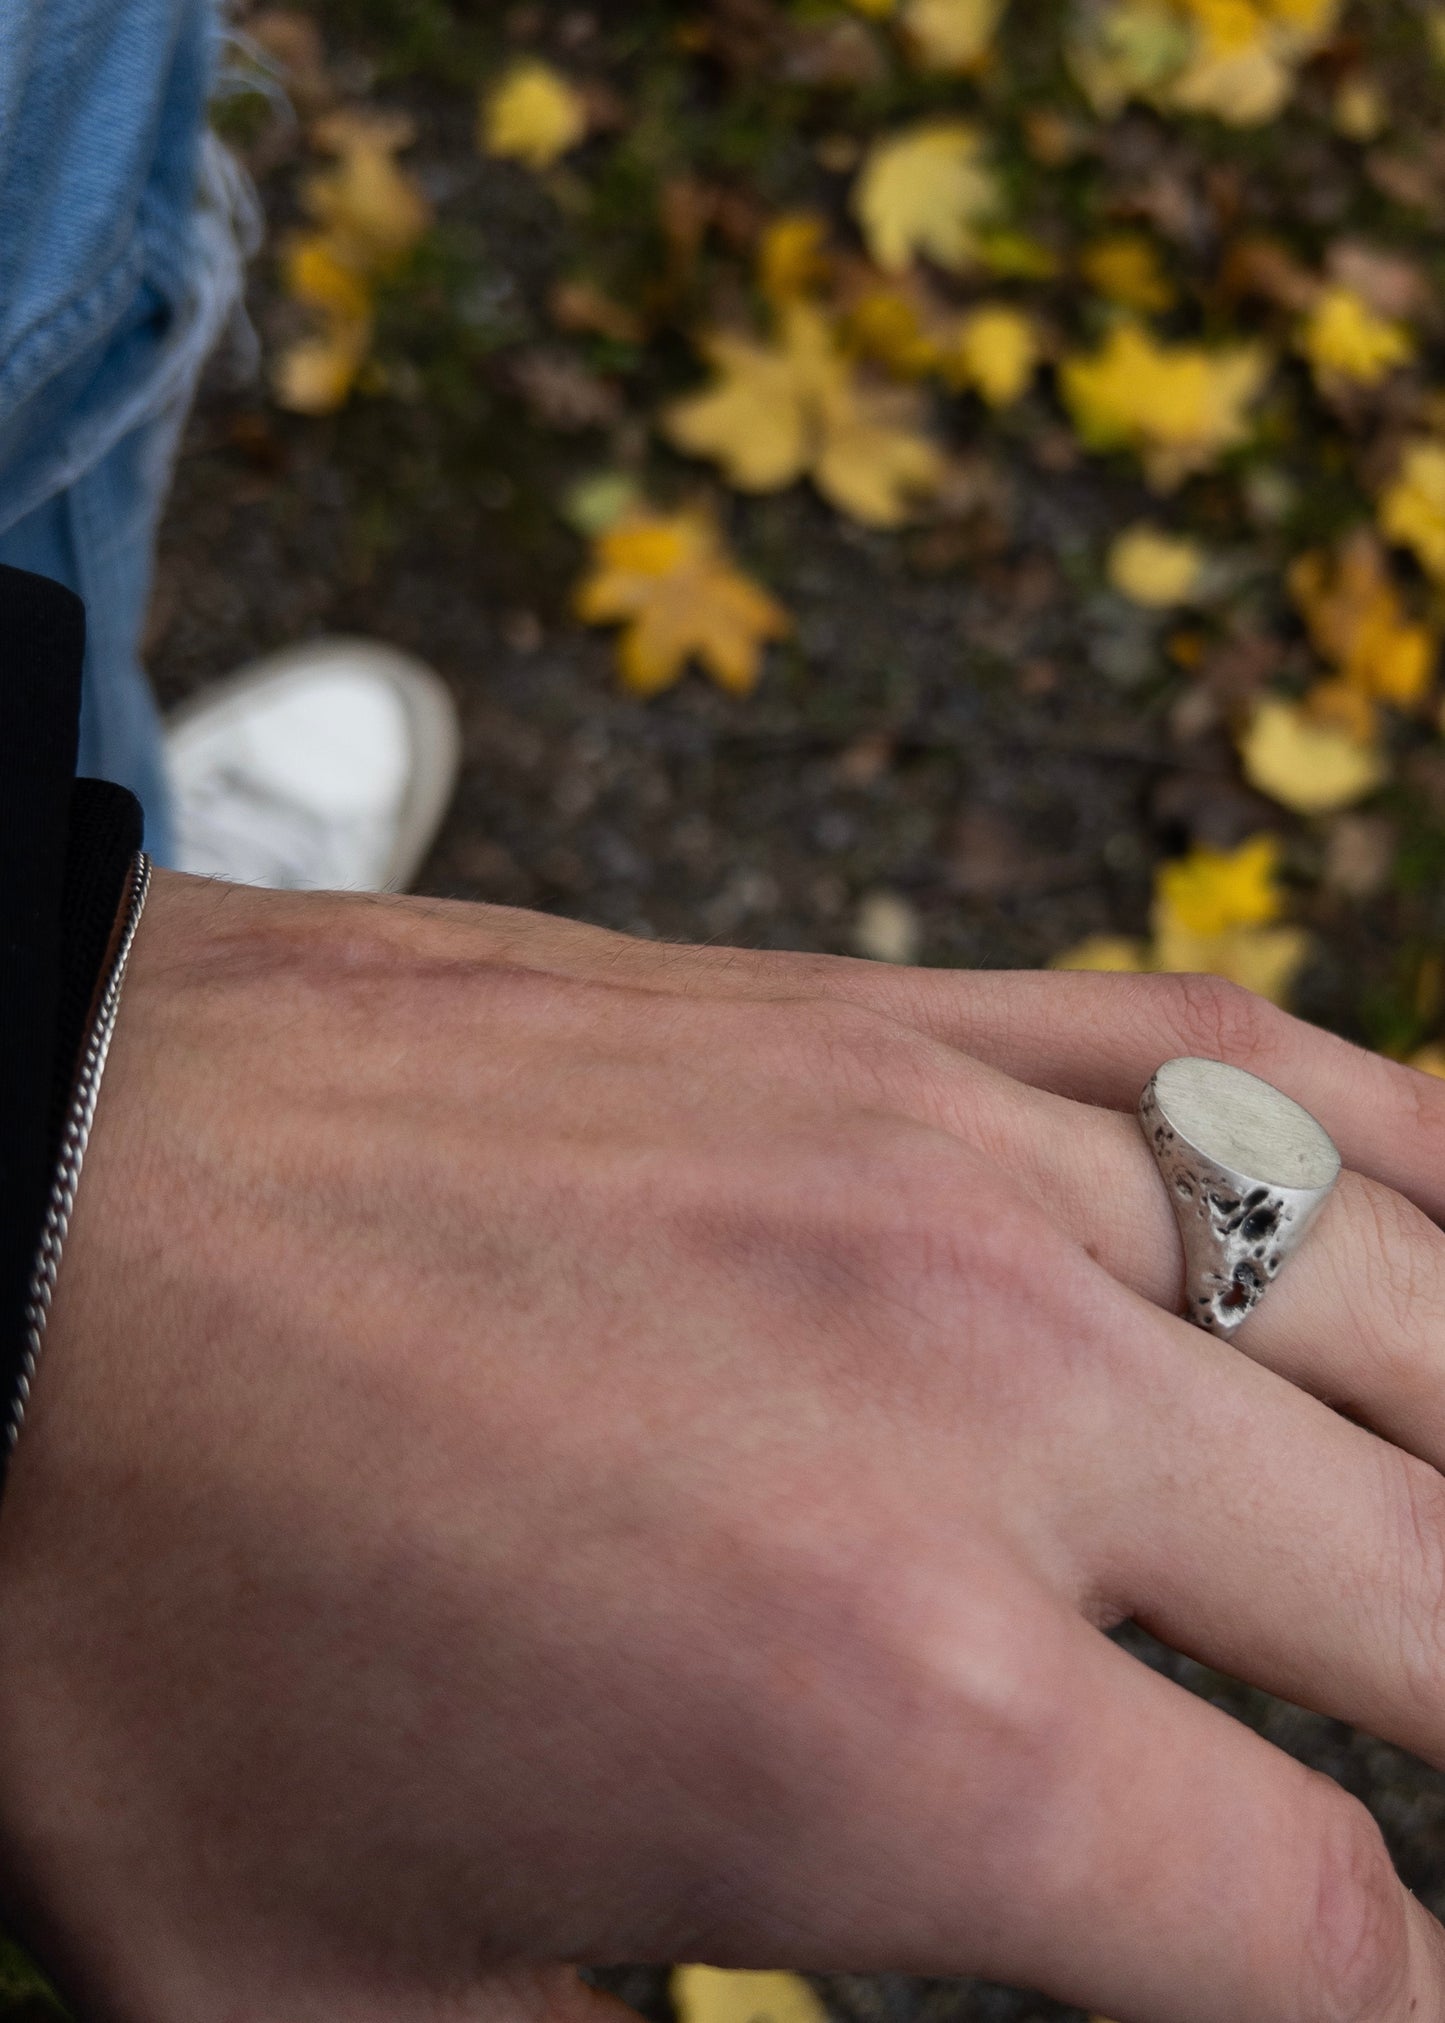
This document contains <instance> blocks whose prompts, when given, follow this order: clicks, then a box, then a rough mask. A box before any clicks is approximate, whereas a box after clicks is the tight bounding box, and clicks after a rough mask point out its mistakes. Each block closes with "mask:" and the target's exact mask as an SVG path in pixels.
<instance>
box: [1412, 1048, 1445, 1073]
mask: <svg viewBox="0 0 1445 2023" xmlns="http://www.w3.org/2000/svg"><path fill="white" fill-rule="evenodd" d="M1410 1066H1411V1067H1412V1068H1418V1069H1419V1070H1420V1072H1421V1074H1422V1075H1438V1076H1439V1077H1440V1079H1441V1080H1442V1081H1445V1046H1442V1045H1441V1043H1440V1042H1439V1040H1432V1041H1431V1043H1430V1045H1429V1046H1427V1047H1420V1048H1419V1049H1418V1050H1417V1051H1416V1052H1415V1053H1413V1054H1411V1056H1410Z"/></svg>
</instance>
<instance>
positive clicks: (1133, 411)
mask: <svg viewBox="0 0 1445 2023" xmlns="http://www.w3.org/2000/svg"><path fill="white" fill-rule="evenodd" d="M1268 372H1269V358H1268V355H1267V354H1266V353H1265V351H1264V350H1263V349H1262V348H1261V347H1260V346H1259V345H1256V344H1236V345H1230V346H1228V347H1221V348H1219V349H1215V350H1208V349H1206V348H1205V347H1204V346H1202V345H1197V344H1168V343H1162V342H1160V341H1159V340H1158V339H1156V338H1155V337H1153V336H1152V335H1151V334H1150V332H1149V331H1147V330H1146V329H1144V328H1143V326H1142V325H1140V324H1138V323H1135V322H1134V321H1132V320H1129V319H1126V320H1122V321H1120V322H1119V323H1116V324H1115V325H1114V327H1113V329H1112V330H1111V331H1110V332H1109V334H1108V336H1107V337H1106V338H1105V340H1104V342H1103V344H1102V345H1101V346H1100V348H1099V350H1098V351H1097V352H1095V353H1094V354H1092V355H1091V356H1085V355H1077V356H1075V357H1073V358H1070V359H1067V360H1066V361H1065V363H1064V366H1063V369H1062V372H1061V375H1060V385H1061V388H1062V391H1063V396H1064V400H1065V402H1066V404H1067V405H1068V408H1069V411H1070V413H1071V414H1072V416H1073V419H1074V425H1075V427H1076V428H1077V429H1078V431H1079V434H1080V436H1081V438H1082V439H1083V441H1084V442H1085V444H1086V445H1087V446H1088V447H1089V448H1091V449H1101V450H1107V449H1132V450H1134V451H1135V452H1136V453H1137V454H1138V456H1139V458H1140V461H1141V462H1142V463H1143V466H1144V474H1145V476H1146V477H1147V478H1148V480H1149V482H1150V483H1151V484H1152V485H1153V486H1154V487H1155V488H1156V489H1157V490H1160V491H1168V490H1171V489H1172V488H1173V487H1174V486H1176V485H1178V484H1180V483H1181V482H1182V481H1183V480H1184V479H1185V478H1186V477H1188V476H1190V475H1191V473H1193V472H1195V471H1201V470H1206V469H1208V467H1209V466H1210V465H1211V464H1213V463H1216V462H1217V461H1218V459H1219V458H1220V457H1221V456H1222V455H1223V454H1224V452H1225V451H1226V450H1230V449H1233V448H1234V447H1235V446H1236V445H1237V444H1238V443H1241V442H1243V441H1244V440H1245V439H1246V438H1247V436H1248V434H1249V426H1250V425H1249V416H1248V409H1249V407H1250V405H1251V404H1252V402H1253V401H1254V400H1255V399H1256V398H1257V397H1258V395H1259V393H1260V391H1261V389H1262V387H1263V385H1264V382H1265V379H1266V376H1267V375H1268Z"/></svg>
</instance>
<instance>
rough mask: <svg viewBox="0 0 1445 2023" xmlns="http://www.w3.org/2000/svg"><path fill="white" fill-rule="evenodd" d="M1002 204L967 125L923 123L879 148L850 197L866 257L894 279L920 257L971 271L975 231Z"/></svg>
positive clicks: (979, 144) (867, 161)
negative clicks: (866, 248) (866, 245)
mask: <svg viewBox="0 0 1445 2023" xmlns="http://www.w3.org/2000/svg"><path fill="white" fill-rule="evenodd" d="M998 203H999V187H998V182H997V179H996V177H995V176H994V174H993V172H992V170H991V169H990V168H989V167H988V166H987V165H986V163H985V161H984V159H983V142H982V139H981V137H980V135H979V133H978V131H977V129H976V128H974V127H972V126H968V125H966V124H965V123H964V122H963V121H962V120H946V119H945V120H925V121H924V122H922V123H921V124H920V125H918V126H913V127H909V128H907V129H906V130H905V131H904V132H902V133H898V134H893V135H890V136H889V137H888V138H887V139H886V140H880V141H875V142H874V144H873V146H872V147H871V148H870V149H869V151H868V154H867V156H866V158H865V160H864V163H863V167H862V169H861V170H860V171H859V175H858V181H857V183H856V185H855V187H854V191H853V209H854V212H855V215H856V216H857V219H858V222H859V224H860V225H861V226H862V229H863V236H864V238H865V239H866V240H867V242H868V250H869V252H870V253H871V254H872V256H873V258H874V260H875V261H876V262H877V264H878V265H879V266H880V267H881V268H883V270H884V271H885V273H892V274H897V273H901V272H902V271H903V270H904V269H905V268H906V267H908V266H909V265H911V263H912V262H913V260H914V259H915V258H916V257H917V256H918V255H919V254H925V255H927V257H928V258H929V259H931V260H934V261H936V262H937V264H938V265H939V266H940V267H946V268H948V269H950V270H951V271H953V272H955V273H956V272H959V271H960V270H962V269H963V268H965V267H967V266H968V265H969V264H970V262H971V261H972V260H973V258H974V256H975V254H976V251H977V236H976V228H977V227H978V225H979V224H980V223H981V222H982V221H983V220H984V219H986V218H988V217H990V216H991V215H993V214H994V213H995V212H996V211H997V209H998Z"/></svg>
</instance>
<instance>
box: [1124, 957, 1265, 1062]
mask: <svg viewBox="0 0 1445 2023" xmlns="http://www.w3.org/2000/svg"><path fill="white" fill-rule="evenodd" d="M1155 988H1157V989H1158V991H1159V992H1160V994H1161V996H1162V998H1163V1000H1164V1009H1165V1013H1166V1017H1167V1020H1168V1023H1169V1026H1170V1029H1171V1030H1172V1031H1173V1032H1174V1034H1175V1035H1176V1038H1177V1039H1178V1041H1179V1042H1180V1044H1181V1045H1182V1047H1183V1048H1184V1050H1185V1051H1186V1052H1188V1053H1192V1054H1200V1055H1203V1056H1204V1057H1205V1058H1206V1059H1210V1060H1217V1061H1229V1062H1232V1063H1233V1064H1234V1065H1235V1066H1236V1067H1248V1066H1249V1065H1250V1064H1251V1063H1254V1062H1259V1061H1267V1060H1269V1059H1270V1058H1271V1057H1272V1056H1273V1055H1274V1053H1275V1052H1276V1051H1277V1048H1278V1044H1279V1038H1280V1034H1281V1031H1282V1029H1283V1028H1284V1026H1285V1024H1286V1023H1287V1020H1286V1015H1285V1013H1283V1012H1282V1011H1280V1010H1279V1009H1278V1007H1277V1006H1275V1005H1272V1004H1270V1002H1269V1001H1268V999H1267V998H1262V997H1257V996H1256V995H1255V993H1254V992H1253V991H1251V990H1245V989H1244V987H1243V985H1242V984H1237V983H1231V982H1230V981H1229V980H1228V979H1227V978H1226V977H1222V976H1202V975H1201V976H1193V975H1184V976H1170V977H1160V978H1158V979H1157V980H1156V983H1155Z"/></svg>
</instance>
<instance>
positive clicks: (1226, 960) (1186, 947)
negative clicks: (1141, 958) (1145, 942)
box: [1153, 927, 1313, 1005]
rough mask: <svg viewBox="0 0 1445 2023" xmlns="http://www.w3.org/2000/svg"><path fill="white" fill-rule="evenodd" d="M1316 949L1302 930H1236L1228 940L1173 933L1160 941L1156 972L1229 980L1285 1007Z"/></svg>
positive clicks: (1175, 930) (1228, 933) (1227, 935)
mask: <svg viewBox="0 0 1445 2023" xmlns="http://www.w3.org/2000/svg"><path fill="white" fill-rule="evenodd" d="M1312 946H1313V943H1312V941H1311V938H1310V936H1309V934H1308V933H1307V932H1306V930H1305V929H1304V928H1302V927H1252V928H1251V927H1234V928H1230V929H1228V930H1227V931H1226V932H1224V933H1222V934H1189V933H1187V932H1186V931H1184V930H1182V929H1179V928H1169V929H1164V930H1161V932H1160V933H1159V934H1157V935H1156V936H1155V940H1154V965H1153V966H1154V968H1155V969H1157V970H1159V971H1160V972H1161V973H1163V974H1164V975H1166V976H1182V975H1201V976H1222V977H1227V978H1228V980H1229V981H1230V982H1231V983H1237V984H1240V985H1241V986H1242V987H1243V988H1244V989H1245V990H1252V991H1254V992H1255V994H1256V995H1257V996H1259V997H1266V998H1268V999H1269V1001H1270V1003H1271V1004H1278V1005H1285V1004H1288V1002H1289V996H1290V991H1291V989H1292V988H1293V985H1294V980H1295V978H1296V976H1298V974H1299V972H1300V970H1301V969H1302V968H1303V966H1304V964H1305V962H1306V961H1307V960H1308V957H1309V953H1310V949H1311V947H1312Z"/></svg>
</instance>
